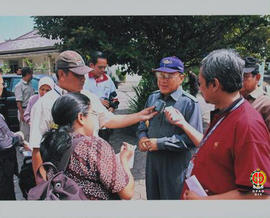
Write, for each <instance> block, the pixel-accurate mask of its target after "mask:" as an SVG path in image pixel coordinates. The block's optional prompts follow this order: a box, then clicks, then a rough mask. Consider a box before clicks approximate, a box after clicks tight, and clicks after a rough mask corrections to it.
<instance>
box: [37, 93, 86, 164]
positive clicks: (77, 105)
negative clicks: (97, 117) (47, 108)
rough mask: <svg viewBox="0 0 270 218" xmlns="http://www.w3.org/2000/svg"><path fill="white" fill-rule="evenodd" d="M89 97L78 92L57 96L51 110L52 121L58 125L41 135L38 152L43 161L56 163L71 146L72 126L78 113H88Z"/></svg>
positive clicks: (84, 114)
mask: <svg viewBox="0 0 270 218" xmlns="http://www.w3.org/2000/svg"><path fill="white" fill-rule="evenodd" d="M89 108H90V99H89V98H88V97H87V96H85V95H83V94H80V93H67V94H65V95H63V96H61V97H59V98H58V99H57V100H56V101H55V103H54V105H53V107H52V110H51V113H52V117H53V121H54V123H55V124H57V125H58V127H57V128H52V129H50V130H49V131H48V132H46V133H45V134H44V135H43V138H42V141H41V145H40V152H41V156H42V159H43V160H44V161H51V162H53V163H57V161H59V160H61V158H62V156H63V154H64V152H65V151H66V150H67V149H69V148H70V146H71V135H70V133H71V132H72V131H73V129H72V126H73V123H74V121H75V120H76V119H77V117H78V114H79V113H82V114H83V116H87V115H88V111H89Z"/></svg>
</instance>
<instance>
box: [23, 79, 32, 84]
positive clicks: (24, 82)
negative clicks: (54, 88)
mask: <svg viewBox="0 0 270 218" xmlns="http://www.w3.org/2000/svg"><path fill="white" fill-rule="evenodd" d="M22 83H23V84H26V85H27V84H29V83H30V81H29V82H26V81H25V80H24V79H22Z"/></svg>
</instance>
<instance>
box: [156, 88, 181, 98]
mask: <svg viewBox="0 0 270 218" xmlns="http://www.w3.org/2000/svg"><path fill="white" fill-rule="evenodd" d="M182 92H183V90H182V86H179V87H178V89H176V90H175V91H174V92H172V93H171V94H170V95H169V96H170V97H171V98H172V99H173V100H175V101H177V100H178V99H179V97H180V96H181V95H182ZM169 96H168V97H169ZM168 97H167V98H166V99H168ZM158 98H161V99H164V95H163V94H161V93H159V96H158Z"/></svg>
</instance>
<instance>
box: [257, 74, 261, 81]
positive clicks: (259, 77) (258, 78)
mask: <svg viewBox="0 0 270 218" xmlns="http://www.w3.org/2000/svg"><path fill="white" fill-rule="evenodd" d="M260 79H261V74H259V73H258V74H256V81H257V82H259V81H260Z"/></svg>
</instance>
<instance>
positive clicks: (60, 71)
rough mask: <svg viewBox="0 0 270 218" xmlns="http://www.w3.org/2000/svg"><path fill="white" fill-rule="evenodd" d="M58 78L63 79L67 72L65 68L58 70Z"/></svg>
mask: <svg viewBox="0 0 270 218" xmlns="http://www.w3.org/2000/svg"><path fill="white" fill-rule="evenodd" d="M57 74H58V79H59V80H63V77H64V76H65V72H64V71H63V70H58V72H57Z"/></svg>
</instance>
